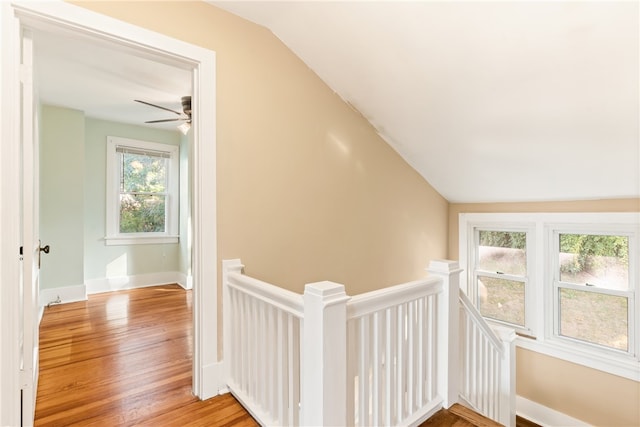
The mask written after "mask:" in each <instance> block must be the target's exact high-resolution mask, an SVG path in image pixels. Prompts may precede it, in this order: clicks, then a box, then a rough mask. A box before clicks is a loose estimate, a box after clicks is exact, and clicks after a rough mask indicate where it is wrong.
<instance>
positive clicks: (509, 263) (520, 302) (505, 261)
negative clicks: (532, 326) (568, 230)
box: [473, 228, 527, 329]
mask: <svg viewBox="0 0 640 427" xmlns="http://www.w3.org/2000/svg"><path fill="white" fill-rule="evenodd" d="M474 242H475V244H474V245H475V248H476V251H475V253H476V257H475V259H474V264H473V271H474V283H473V286H474V287H475V289H476V294H477V298H476V305H477V306H478V307H479V310H480V313H482V315H483V316H484V317H487V318H490V319H492V320H496V321H499V322H502V323H507V324H509V325H510V326H513V327H515V328H517V329H525V328H526V325H525V313H526V312H527V309H526V307H525V305H526V301H525V295H526V293H527V292H526V288H527V256H526V254H527V233H526V231H500V230H489V229H481V228H477V229H476V230H475V236H474Z"/></svg>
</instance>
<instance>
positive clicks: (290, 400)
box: [223, 260, 304, 426]
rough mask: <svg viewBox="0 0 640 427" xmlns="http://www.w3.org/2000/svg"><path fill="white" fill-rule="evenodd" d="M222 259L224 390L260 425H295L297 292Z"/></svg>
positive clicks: (298, 328) (297, 408) (297, 407)
mask: <svg viewBox="0 0 640 427" xmlns="http://www.w3.org/2000/svg"><path fill="white" fill-rule="evenodd" d="M242 268H243V266H242V264H241V263H240V260H231V261H223V281H224V288H223V293H224V307H223V310H224V355H225V357H224V361H225V364H226V366H225V368H226V371H227V375H228V380H227V385H228V387H229V390H230V391H231V392H232V393H233V394H234V396H236V398H238V400H239V401H240V402H241V403H242V405H243V406H244V407H245V408H246V409H247V410H248V411H249V412H250V413H251V415H253V417H254V418H256V419H257V420H259V421H260V422H261V423H262V424H264V425H279V426H297V425H300V424H301V423H300V342H301V339H300V333H301V329H302V325H301V321H302V318H303V315H304V313H303V301H302V296H301V295H298V294H296V293H294V292H290V291H287V290H285V289H282V288H279V287H276V286H273V285H271V284H269V283H266V282H262V281H260V280H256V279H253V278H251V277H248V276H245V275H243V274H242Z"/></svg>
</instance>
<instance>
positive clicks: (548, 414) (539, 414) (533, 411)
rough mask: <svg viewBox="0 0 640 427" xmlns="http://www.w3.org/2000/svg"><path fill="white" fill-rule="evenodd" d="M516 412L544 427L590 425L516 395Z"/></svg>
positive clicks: (581, 426)
mask: <svg viewBox="0 0 640 427" xmlns="http://www.w3.org/2000/svg"><path fill="white" fill-rule="evenodd" d="M516 413H517V414H518V415H519V416H521V417H522V418H525V419H527V420H529V421H533V422H534V423H536V424H539V425H541V426H545V427H590V426H591V424H587V423H585V422H584V421H580V420H578V419H576V418H573V417H570V416H569V415H567V414H564V413H562V412H558V411H556V410H555V409H551V408H549V407H547V406H544V405H541V404H539V403H537V402H534V401H533V400H529V399H526V398H524V397H522V396H516Z"/></svg>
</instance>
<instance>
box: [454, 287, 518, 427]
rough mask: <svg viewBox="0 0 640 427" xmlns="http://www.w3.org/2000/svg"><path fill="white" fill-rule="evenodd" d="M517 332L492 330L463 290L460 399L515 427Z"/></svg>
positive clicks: (477, 409) (488, 415) (481, 412)
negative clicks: (515, 341) (515, 342)
mask: <svg viewBox="0 0 640 427" xmlns="http://www.w3.org/2000/svg"><path fill="white" fill-rule="evenodd" d="M515 337H516V334H515V332H514V331H513V329H508V328H495V332H494V329H492V328H491V327H490V326H489V324H488V323H487V322H486V321H485V320H484V318H483V317H482V315H481V314H480V312H479V311H478V310H477V309H476V308H475V307H474V306H473V304H472V303H471V301H470V300H469V298H468V297H467V296H466V295H465V294H464V292H462V291H460V355H461V356H460V357H461V359H460V373H461V377H460V397H461V399H462V400H463V401H464V403H466V404H467V405H468V406H470V407H471V408H473V409H474V410H475V411H476V412H479V413H480V414H482V415H484V416H486V417H488V418H491V419H493V420H496V421H498V422H500V423H502V424H504V425H506V426H515V425H516V424H515V423H516V413H515V344H514V340H515Z"/></svg>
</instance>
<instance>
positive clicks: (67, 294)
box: [38, 285, 87, 307]
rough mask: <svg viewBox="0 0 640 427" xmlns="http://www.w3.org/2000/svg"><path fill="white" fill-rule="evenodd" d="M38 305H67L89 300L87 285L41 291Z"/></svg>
mask: <svg viewBox="0 0 640 427" xmlns="http://www.w3.org/2000/svg"><path fill="white" fill-rule="evenodd" d="M38 299H39V301H38V303H39V304H40V306H41V307H44V306H46V305H48V304H65V303H69V302H76V301H86V300H87V287H86V286H85V285H74V286H63V287H60V288H45V289H40V293H39V296H38Z"/></svg>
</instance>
